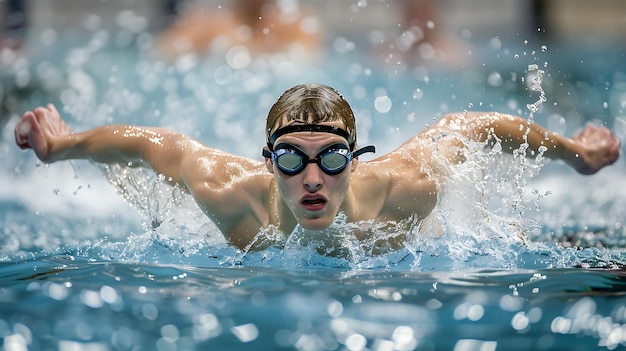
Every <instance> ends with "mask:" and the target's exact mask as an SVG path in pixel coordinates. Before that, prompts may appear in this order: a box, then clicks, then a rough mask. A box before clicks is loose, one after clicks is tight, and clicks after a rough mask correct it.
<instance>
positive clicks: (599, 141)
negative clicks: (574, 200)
mask: <svg viewBox="0 0 626 351" xmlns="http://www.w3.org/2000/svg"><path fill="white" fill-rule="evenodd" d="M572 140H574V141H575V142H576V143H577V144H578V145H579V146H580V147H581V150H582V152H580V154H579V155H578V158H579V160H580V161H582V162H581V163H579V164H577V165H574V168H575V169H576V170H577V171H578V172H579V173H582V174H594V173H596V172H598V171H599V170H600V169H602V168H603V167H604V166H608V165H611V164H613V163H615V161H617V159H618V157H619V151H620V141H619V139H618V138H617V137H616V136H615V135H614V134H613V133H612V132H611V131H610V130H609V129H608V128H606V127H595V126H591V125H589V126H587V127H585V129H583V130H582V131H581V132H580V133H578V134H576V135H575V136H574V137H572Z"/></svg>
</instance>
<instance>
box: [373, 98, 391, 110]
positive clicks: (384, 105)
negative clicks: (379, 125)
mask: <svg viewBox="0 0 626 351" xmlns="http://www.w3.org/2000/svg"><path fill="white" fill-rule="evenodd" d="M391 105H392V103H391V99H390V98H389V96H387V95H385V96H379V97H377V98H376V99H375V100H374V107H375V108H376V111H378V112H380V113H387V112H389V110H391Z"/></svg>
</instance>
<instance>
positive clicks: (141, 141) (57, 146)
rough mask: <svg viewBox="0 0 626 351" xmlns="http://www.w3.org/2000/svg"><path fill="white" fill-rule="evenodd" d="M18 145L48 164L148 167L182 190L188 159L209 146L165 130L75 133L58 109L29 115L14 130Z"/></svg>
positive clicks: (116, 128) (118, 127) (122, 128)
mask: <svg viewBox="0 0 626 351" xmlns="http://www.w3.org/2000/svg"><path fill="white" fill-rule="evenodd" d="M15 141H16V143H17V145H18V146H19V147H20V148H22V149H26V148H31V149H33V151H34V152H35V154H36V155H37V157H38V158H39V159H40V160H41V161H43V162H47V163H50V162H55V161H60V160H68V159H87V160H92V161H94V162H98V163H106V164H116V163H118V164H125V165H134V166H139V165H143V164H146V163H147V165H149V166H150V167H152V168H153V169H154V171H155V172H157V173H159V174H163V175H164V176H165V178H166V179H167V180H168V181H170V182H171V183H178V184H181V185H183V183H184V179H183V177H182V176H181V174H182V171H183V169H182V168H181V167H184V165H185V164H186V161H185V157H186V155H190V154H193V153H194V151H198V150H199V149H207V148H206V147H205V146H203V145H201V144H200V143H198V142H196V141H194V140H193V139H191V138H188V137H185V136H183V135H181V134H177V133H174V132H171V131H168V130H165V129H159V128H146V127H137V126H130V125H108V126H103V127H98V128H95V129H91V130H88V131H85V132H81V133H73V132H72V130H71V129H70V128H69V126H68V125H67V124H66V123H65V122H64V121H63V119H61V116H60V114H59V112H58V111H57V110H56V108H55V107H54V106H53V105H48V106H46V107H38V108H36V109H35V110H33V111H29V112H26V113H25V114H24V115H23V117H22V118H21V120H20V121H19V122H18V123H17V125H16V126H15Z"/></svg>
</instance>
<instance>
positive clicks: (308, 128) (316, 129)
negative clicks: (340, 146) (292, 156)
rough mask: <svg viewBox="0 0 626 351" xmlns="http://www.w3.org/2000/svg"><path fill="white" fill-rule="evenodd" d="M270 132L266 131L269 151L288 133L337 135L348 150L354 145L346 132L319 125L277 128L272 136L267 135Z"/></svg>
mask: <svg viewBox="0 0 626 351" xmlns="http://www.w3.org/2000/svg"><path fill="white" fill-rule="evenodd" d="M270 131H271V130H268V131H267V134H268V137H267V147H268V148H269V149H270V150H274V143H275V142H276V139H278V138H279V137H280V136H282V135H285V134H289V133H297V132H324V133H332V134H336V135H339V136H340V137H342V138H344V139H346V140H347V141H348V144H349V145H350V150H352V149H354V145H355V143H354V140H352V138H351V137H350V134H348V132H347V131H345V130H343V129H341V128H339V127H332V126H325V125H319V124H295V125H291V126H286V127H283V128H279V129H277V130H276V131H275V132H274V133H273V134H272V135H270V134H269V133H270Z"/></svg>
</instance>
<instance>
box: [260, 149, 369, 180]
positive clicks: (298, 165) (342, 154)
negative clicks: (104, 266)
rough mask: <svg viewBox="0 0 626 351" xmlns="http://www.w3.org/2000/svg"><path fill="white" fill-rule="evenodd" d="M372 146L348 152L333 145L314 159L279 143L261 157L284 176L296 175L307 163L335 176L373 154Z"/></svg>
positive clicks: (265, 151)
mask: <svg viewBox="0 0 626 351" xmlns="http://www.w3.org/2000/svg"><path fill="white" fill-rule="evenodd" d="M375 151H376V148H375V147H374V146H373V145H369V146H365V147H363V148H361V149H359V150H357V151H355V152H350V150H349V149H348V147H347V146H346V145H344V144H340V143H337V144H333V145H330V146H329V147H327V148H325V149H324V150H322V151H321V152H320V153H319V154H317V155H316V156H315V158H313V159H311V158H309V157H308V156H307V155H306V154H305V153H304V152H302V151H301V150H298V149H297V148H295V147H294V146H293V145H290V144H287V143H281V144H278V145H277V146H276V149H275V150H274V151H269V150H265V149H264V150H263V157H267V158H271V159H272V161H273V162H274V164H275V165H276V166H277V167H278V169H280V171H281V172H283V173H284V174H286V175H289V176H292V175H296V174H298V173H300V172H302V171H303V170H304V168H305V167H306V166H307V165H308V164H309V163H317V165H318V166H319V167H320V169H321V170H322V172H324V173H326V174H328V175H335V174H339V173H341V172H343V170H344V169H345V168H346V167H347V166H348V164H349V163H350V161H352V160H353V159H354V158H355V157H359V156H360V155H362V154H364V153H366V152H375Z"/></svg>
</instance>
